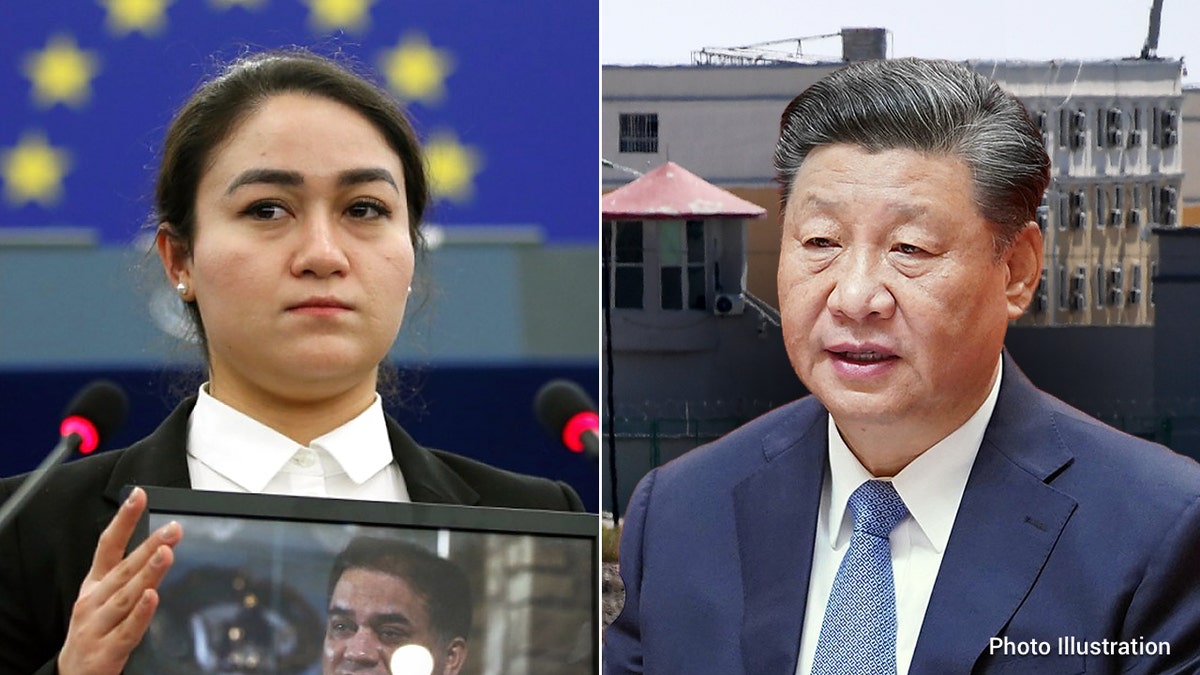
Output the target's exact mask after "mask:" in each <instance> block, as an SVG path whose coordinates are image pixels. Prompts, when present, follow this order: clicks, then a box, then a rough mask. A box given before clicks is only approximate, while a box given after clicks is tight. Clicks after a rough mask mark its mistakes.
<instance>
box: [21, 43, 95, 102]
mask: <svg viewBox="0 0 1200 675" xmlns="http://www.w3.org/2000/svg"><path fill="white" fill-rule="evenodd" d="M99 64H100V59H98V58H97V57H96V53H95V52H89V51H84V50H81V49H79V46H78V45H76V44H75V38H73V37H71V36H69V35H55V36H54V37H52V38H50V40H49V41H47V42H46V48H45V49H43V50H42V51H40V52H30V53H29V54H26V55H25V61H24V63H23V64H22V70H24V71H25V77H27V78H29V81H30V82H32V83H33V100H34V101H35V102H36V103H37V104H38V105H39V106H41V107H43V108H46V107H49V106H52V105H54V104H55V103H65V104H67V105H69V106H71V107H73V108H78V107H80V106H82V105H83V104H84V103H86V102H87V100H88V97H89V96H91V93H92V87H91V84H92V78H93V77H95V76H96V71H98V70H99V69H100V65H99Z"/></svg>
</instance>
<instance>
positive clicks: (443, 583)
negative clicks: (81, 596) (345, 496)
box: [125, 487, 599, 675]
mask: <svg viewBox="0 0 1200 675" xmlns="http://www.w3.org/2000/svg"><path fill="white" fill-rule="evenodd" d="M145 489H146V493H147V496H148V497H149V507H148V508H147V512H146V514H145V516H144V517H143V518H142V522H141V523H140V524H139V526H138V530H137V532H136V533H135V535H134V538H133V539H134V541H133V542H131V544H130V546H131V547H133V546H136V545H137V544H138V543H140V542H141V541H143V540H145V538H146V537H147V536H149V533H150V532H153V531H154V530H155V529H156V528H158V527H160V526H162V525H165V524H166V523H168V522H170V521H172V520H176V521H178V522H179V523H180V524H181V525H182V526H183V533H184V535H183V540H182V541H181V542H180V543H179V544H178V545H177V546H176V548H175V563H174V564H173V565H172V567H171V569H170V571H169V572H168V573H167V576H166V578H165V579H164V580H163V582H162V583H161V584H160V586H159V596H160V601H159V607H158V610H157V611H156V613H155V617H154V620H153V622H152V624H151V626H150V629H149V631H147V634H146V637H145V638H144V639H143V641H142V644H141V645H139V646H138V648H137V649H136V650H135V652H134V655H133V657H132V658H131V659H130V662H129V664H128V666H127V667H126V670H125V672H126V673H129V674H130V675H150V674H154V675H200V674H205V673H272V674H278V675H315V674H319V673H343V672H364V673H365V672H371V673H391V674H392V675H426V673H428V672H434V673H438V675H441V674H442V673H458V674H460V675H540V674H549V673H556V674H557V673H566V674H571V673H597V672H598V671H599V625H598V612H599V609H598V602H599V601H598V597H599V593H598V590H599V589H598V578H599V577H598V548H597V547H598V541H597V539H598V526H597V521H596V516H595V515H594V514H580V513H559V512H549V511H529V510H515V509H495V508H479V507H465V506H443V505H435V504H389V503H381V502H364V501H352V500H337V499H316V498H306V497H283V496H275V495H250V494H230V493H220V492H205V491H200V490H184V489H172V488H155V487H149V488H145ZM411 645H416V646H417V647H422V648H423V649H415V648H414V647H412V646H411ZM414 649H415V653H416V654H417V655H418V658H416V660H415V661H411V660H409V661H404V660H402V659H401V656H400V655H398V653H399V654H402V655H406V658H408V657H411V656H412V655H413V654H414ZM397 664H398V665H397ZM413 664H415V665H413Z"/></svg>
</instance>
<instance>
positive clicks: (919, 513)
mask: <svg viewBox="0 0 1200 675" xmlns="http://www.w3.org/2000/svg"><path fill="white" fill-rule="evenodd" d="M1002 371H1003V368H1001V367H1000V362H997V365H996V381H995V383H993V384H992V390H991V391H990V392H988V395H987V398H985V399H984V400H983V403H982V404H981V405H980V406H979V408H978V409H976V410H975V413H974V414H973V415H971V417H970V418H968V419H967V421H966V422H964V423H963V425H962V426H960V427H958V428H957V429H955V430H954V431H952V432H950V434H949V435H948V436H946V437H945V438H943V439H942V440H940V441H938V442H937V443H936V444H934V446H933V447H931V448H929V449H928V450H926V451H925V452H923V453H921V454H920V455H918V456H917V458H916V459H914V460H913V461H912V462H910V463H909V465H908V466H906V467H904V468H903V469H902V470H901V471H900V473H898V474H896V476H895V477H894V478H891V479H887V478H885V479H881V480H890V481H891V482H892V486H893V487H895V488H896V492H897V493H898V494H899V495H900V498H901V499H903V500H904V505H905V506H906V507H908V512H909V515H910V516H911V517H912V519H913V520H914V521H916V524H917V527H918V528H919V529H920V530H921V532H922V534H924V535H925V537H926V538H927V539H928V540H929V543H930V544H931V545H932V546H933V548H934V550H936V551H937V552H938V553H942V552H943V551H945V550H946V544H947V543H948V542H949V541H950V530H951V529H952V528H953V527H954V519H955V517H956V516H957V515H958V506H959V503H960V502H961V501H962V495H963V491H964V490H966V487H967V479H968V478H969V477H970V475H971V467H972V465H974V463H975V456H976V455H977V454H979V446H980V445H981V444H982V443H983V434H984V431H986V430H987V425H988V421H989V420H991V418H992V411H993V410H995V408H996V398H997V396H998V395H999V393H1000V377H1001V373H1002ZM828 424H829V475H830V492H829V496H830V501H829V520H828V522H826V523H825V524H824V526H825V527H828V528H829V529H828V532H829V541H830V542H832V543H833V544H834V545H835V546H837V545H840V544H841V541H840V540H839V537H849V536H850V534H849V533H850V532H851V530H853V529H854V523H853V522H852V521H849V520H848V519H849V518H850V516H849V515H848V514H847V508H846V504H847V502H848V501H849V500H850V495H851V494H852V493H853V492H854V491H855V490H857V489H858V486H860V485H862V484H863V483H865V482H867V481H869V480H874V479H875V477H874V476H873V475H871V472H869V471H867V469H866V467H864V466H863V465H862V463H861V462H859V461H858V458H857V457H855V456H854V453H853V452H851V451H850V448H849V447H848V446H847V445H846V441H845V440H843V439H842V436H841V434H840V433H839V432H838V429H837V425H836V424H835V423H834V421H833V416H832V415H831V416H829V422H828Z"/></svg>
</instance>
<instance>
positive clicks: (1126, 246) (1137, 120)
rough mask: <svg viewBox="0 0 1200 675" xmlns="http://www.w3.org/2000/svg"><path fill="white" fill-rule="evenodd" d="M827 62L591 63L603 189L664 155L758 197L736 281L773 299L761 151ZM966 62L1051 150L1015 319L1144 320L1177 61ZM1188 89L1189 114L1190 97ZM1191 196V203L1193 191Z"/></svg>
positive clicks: (1171, 219) (1149, 316)
mask: <svg viewBox="0 0 1200 675" xmlns="http://www.w3.org/2000/svg"><path fill="white" fill-rule="evenodd" d="M697 60H699V61H706V62H708V63H713V62H721V63H730V62H731V61H732V62H736V63H744V62H745V61H746V59H740V60H739V59H725V60H721V59H713V58H705V59H697ZM841 65H843V64H842V62H841V61H825V62H818V61H808V62H804V63H780V62H772V63H767V64H764V65H740V64H739V65H692V66H669V67H648V66H608V67H605V68H604V69H603V76H602V86H603V105H602V135H603V139H602V148H603V153H604V158H605V159H607V160H609V161H610V162H612V163H614V164H615V165H617V166H616V167H610V168H606V169H604V173H603V182H604V188H605V190H611V189H613V188H615V187H618V186H620V185H622V184H624V183H627V182H629V180H631V179H632V178H633V177H634V176H635V175H636V174H633V173H631V172H630V171H628V170H624V169H622V168H621V167H626V168H628V169H632V170H635V171H642V172H644V171H647V170H649V169H652V168H653V167H656V166H658V165H660V164H662V163H664V162H665V161H667V160H668V159H670V160H671V161H675V162H678V163H680V164H682V165H684V166H686V167H688V168H689V169H690V170H691V171H693V172H695V173H696V174H698V175H700V176H702V177H704V178H705V179H706V180H708V181H709V182H711V183H713V184H715V185H718V186H720V187H723V188H725V189H727V190H729V191H731V192H733V193H734V194H736V195H738V196H739V197H742V198H744V199H747V200H749V201H751V202H754V203H756V204H759V205H760V206H763V207H764V208H766V209H767V211H768V213H767V217H766V218H763V219H762V220H760V221H757V222H755V223H753V224H750V226H749V227H748V232H747V265H748V269H747V285H746V287H747V290H748V291H749V293H751V294H752V295H754V296H757V297H759V298H761V299H762V300H763V301H765V302H766V303H767V304H770V305H772V306H778V299H777V294H776V291H775V268H776V266H777V264H778V256H779V241H778V191H777V188H776V186H775V185H774V182H773V169H772V153H773V150H774V144H775V136H776V130H777V129H778V126H779V115H780V114H781V113H782V111H783V109H784V107H785V106H786V105H787V103H788V102H789V101H790V100H791V99H792V97H794V96H795V95H796V94H797V93H798V92H800V91H801V90H803V89H804V88H805V87H807V86H808V85H810V84H812V83H813V82H815V81H816V80H818V79H820V78H821V77H824V76H825V75H826V74H828V73H830V72H832V71H833V70H835V69H836V68H838V67H841ZM970 65H971V66H972V67H974V68H975V69H976V70H978V71H979V72H982V73H984V74H987V75H989V76H991V77H993V78H995V79H996V80H997V81H998V82H1000V83H1001V85H1002V86H1004V87H1005V88H1006V89H1008V90H1009V91H1012V92H1013V93H1015V94H1016V95H1017V96H1019V97H1021V99H1022V100H1023V101H1024V102H1025V104H1026V106H1027V107H1028V108H1029V110H1030V114H1031V116H1032V117H1033V119H1034V120H1035V122H1036V123H1037V124H1038V125H1039V127H1040V128H1041V129H1042V131H1043V136H1044V139H1045V141H1046V146H1047V148H1048V150H1049V152H1050V155H1051V159H1052V162H1053V170H1052V171H1053V181H1052V184H1051V186H1050V189H1049V190H1048V191H1047V195H1046V200H1045V203H1044V205H1043V208H1042V209H1041V213H1040V215H1039V221H1040V223H1041V225H1042V228H1043V232H1044V235H1045V252H1044V261H1045V264H1044V267H1043V283H1042V285H1041V287H1040V288H1039V291H1038V294H1037V296H1036V298H1035V300H1034V304H1033V306H1032V307H1031V308H1030V310H1029V312H1028V313H1027V314H1026V316H1025V317H1022V318H1021V319H1020V320H1019V323H1022V324H1030V325H1146V324H1148V323H1152V322H1153V317H1154V313H1153V303H1152V293H1151V290H1152V289H1151V279H1152V278H1153V275H1154V273H1155V259H1156V243H1155V240H1156V237H1154V236H1153V234H1152V230H1153V228H1155V227H1175V226H1178V225H1180V224H1181V223H1182V222H1183V221H1182V218H1181V191H1182V188H1183V175H1184V169H1185V167H1184V157H1183V153H1182V151H1181V147H1182V145H1183V143H1184V139H1183V138H1182V136H1181V133H1183V132H1184V128H1183V126H1182V124H1181V121H1182V120H1183V119H1184V117H1185V112H1186V111H1185V110H1184V106H1185V103H1184V101H1185V97H1184V92H1183V89H1182V80H1181V74H1182V62H1181V61H1178V60H1136V59H1130V60H1110V61H1050V62H1045V61H1042V62H1002V63H1001V62H990V61H978V62H970ZM1192 96H1195V95H1192ZM1189 101H1191V103H1190V105H1191V106H1194V107H1195V108H1196V111H1197V112H1196V114H1197V115H1200V101H1193V100H1192V99H1191V98H1189ZM1189 109H1190V108H1189ZM1189 194H1191V193H1189ZM1194 197H1195V203H1196V204H1197V205H1200V190H1197V191H1196V193H1195V195H1194Z"/></svg>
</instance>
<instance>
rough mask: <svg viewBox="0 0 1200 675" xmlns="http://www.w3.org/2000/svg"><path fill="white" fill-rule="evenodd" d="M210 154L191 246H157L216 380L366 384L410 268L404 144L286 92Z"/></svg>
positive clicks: (351, 388)
mask: <svg viewBox="0 0 1200 675" xmlns="http://www.w3.org/2000/svg"><path fill="white" fill-rule="evenodd" d="M210 161H211V163H210V165H209V166H208V167H207V170H206V172H205V173H204V174H203V175H202V177H201V179H200V184H199V186H198V189H197V192H196V209H195V213H196V230H195V238H194V242H193V246H192V252H191V255H190V256H184V255H181V253H180V251H179V250H178V249H177V248H175V247H172V246H169V245H167V246H164V245H163V243H162V242H163V238H162V237H160V245H159V251H160V253H162V254H163V258H164V264H166V266H167V267H168V272H169V273H172V275H173V278H177V280H178V281H182V282H183V283H184V284H185V285H186V286H187V291H186V296H185V299H188V300H192V299H194V300H195V301H196V303H197V307H198V308H199V310H200V315H201V317H202V319H203V322H204V330H205V333H206V336H207V339H208V349H209V365H210V368H211V372H210V377H211V382H210V392H211V393H212V394H213V395H214V396H217V397H218V398H220V399H222V400H225V401H227V402H230V403H236V402H238V401H243V402H245V401H251V400H255V399H261V397H262V395H264V394H265V395H267V397H268V398H278V397H283V400H292V401H297V402H302V401H317V400H320V399H322V398H326V397H330V396H338V395H344V394H348V393H349V394H353V393H356V392H357V393H361V394H362V395H363V396H364V397H365V396H366V395H367V393H368V392H369V393H370V395H371V396H373V395H374V390H375V374H376V368H377V366H378V364H379V362H380V361H381V360H382V359H383V358H384V356H385V355H386V354H387V351H388V349H389V348H390V346H391V344H392V342H393V341H394V340H395V338H396V333H397V331H399V329H400V321H401V318H402V316H403V314H404V306H405V303H406V301H407V299H408V289H409V284H410V283H411V281H412V275H413V245H412V240H411V237H410V234H409V222H408V209H407V202H406V199H405V192H404V172H403V169H402V167H401V163H400V158H399V156H398V155H397V154H396V153H395V152H394V151H393V150H392V148H391V146H390V145H388V143H387V141H386V140H385V139H384V137H383V135H382V134H380V133H379V131H378V130H376V129H375V127H374V126H372V125H371V123H370V122H368V121H367V119H366V118H365V117H363V116H361V115H360V114H358V113H357V112H355V111H354V110H353V109H351V108H349V107H347V106H345V105H342V104H340V103H337V102H334V101H332V100H329V99H325V98H320V97H316V96H308V95H304V94H299V93H288V94H280V95H276V96H274V97H272V98H270V99H268V100H267V101H266V102H265V103H263V104H262V105H260V106H259V107H258V108H257V109H256V110H255V111H254V112H253V113H251V114H250V115H249V116H248V117H247V118H246V119H245V120H244V121H243V122H242V123H241V124H240V125H239V126H237V127H235V128H234V131H233V133H232V134H231V135H230V136H229V137H228V138H227V139H226V140H225V141H224V142H223V143H222V144H221V145H219V146H217V147H216V148H215V149H214V150H213V153H212V157H211V160H210Z"/></svg>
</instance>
